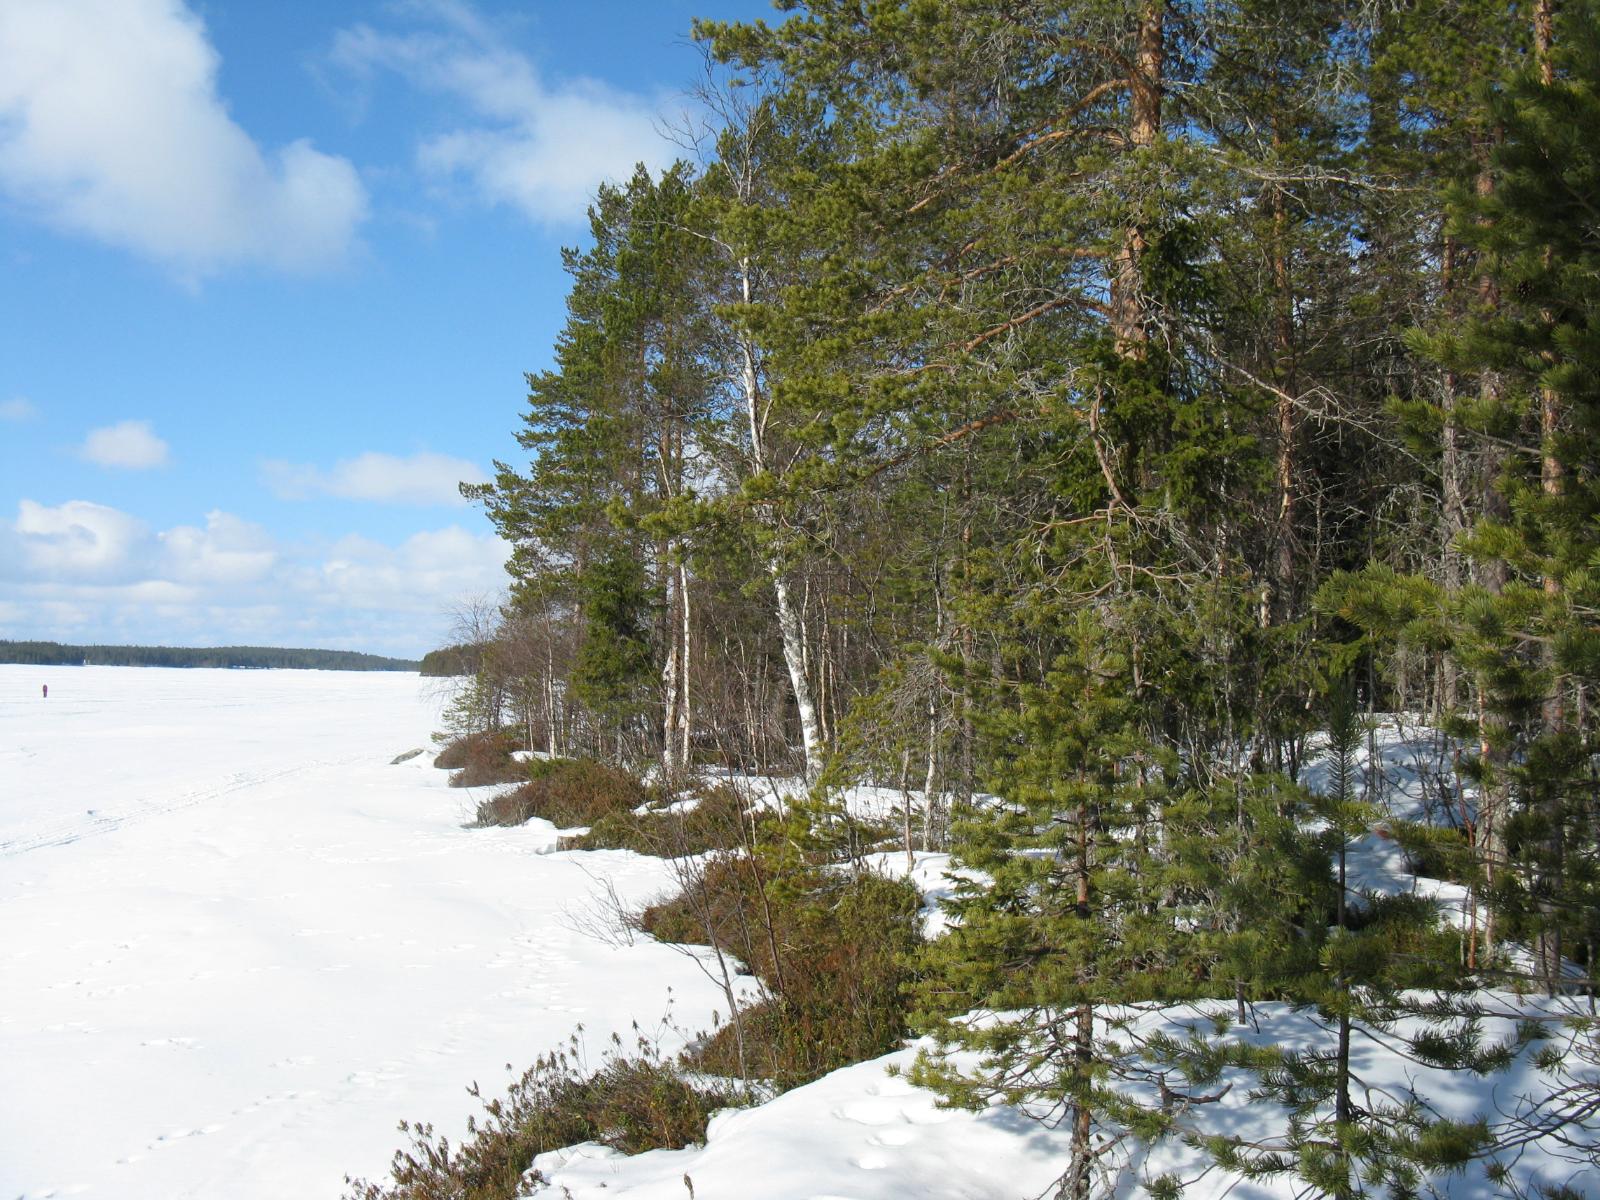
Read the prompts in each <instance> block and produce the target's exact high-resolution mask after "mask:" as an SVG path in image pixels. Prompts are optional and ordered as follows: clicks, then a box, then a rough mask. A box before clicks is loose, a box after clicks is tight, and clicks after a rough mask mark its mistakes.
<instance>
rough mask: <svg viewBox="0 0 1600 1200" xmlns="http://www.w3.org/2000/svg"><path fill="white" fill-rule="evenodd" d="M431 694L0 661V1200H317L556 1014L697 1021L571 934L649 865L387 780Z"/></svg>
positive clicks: (333, 680) (425, 722) (706, 1011)
mask: <svg viewBox="0 0 1600 1200" xmlns="http://www.w3.org/2000/svg"><path fill="white" fill-rule="evenodd" d="M45 683H48V684H49V685H50V697H49V699H48V700H43V699H41V697H40V688H41V685H43V684H45ZM427 683H428V681H423V680H419V679H418V678H417V677H416V676H411V675H397V674H357V673H341V672H320V671H214V670H161V669H155V668H126V667H79V668H70V667H21V666H3V665H0V1064H3V1065H0V1197H4V1198H6V1200H10V1198H12V1197H25V1198H27V1200H39V1198H42V1197H49V1196H79V1195H81V1196H91V1197H107V1198H110V1200H177V1198H179V1197H203V1198H206V1200H212V1198H219V1197H228V1198H229V1200H254V1198H257V1197H259V1198H261V1200H267V1198H269V1197H270V1198H271V1200H283V1198H284V1197H296V1198H297V1200H298V1198H305V1200H321V1198H328V1200H332V1198H334V1197H337V1196H338V1195H339V1194H340V1192H341V1190H342V1186H343V1177H344V1175H345V1174H347V1173H350V1174H365V1175H367V1176H369V1177H374V1178H375V1177H377V1176H379V1175H380V1174H381V1173H382V1172H383V1170H384V1168H385V1167H386V1165H387V1162H388V1159H389V1155H390V1154H391V1152H392V1151H393V1150H394V1149H395V1148H396V1146H397V1145H398V1144H399V1135H398V1134H397V1132H396V1130H395V1125H396V1122H397V1121H398V1120H399V1119H400V1118H401V1117H410V1118H421V1119H424V1120H430V1121H433V1122H434V1123H435V1124H436V1125H438V1126H439V1127H440V1129H441V1131H445V1132H449V1133H451V1134H454V1133H456V1132H457V1131H458V1129H459V1127H460V1126H461V1124H462V1123H463V1122H464V1120H465V1117H466V1115H467V1114H468V1113H469V1112H471V1111H473V1110H474V1103H473V1102H472V1101H471V1099H470V1098H469V1097H468V1096H467V1095H466V1094H465V1091H464V1089H465V1087H466V1085H467V1084H469V1083H471V1082H472V1081H473V1080H477V1081H479V1082H481V1083H482V1084H483V1085H484V1090H485V1092H486V1093H492V1092H495V1091H498V1090H499V1088H500V1086H501V1084H502V1082H503V1080H504V1078H505V1066H506V1065H507V1064H508V1063H509V1064H512V1065H514V1066H515V1067H516V1068H517V1069H518V1070H519V1071H520V1070H521V1068H522V1067H524V1066H526V1065H528V1064H529V1063H530V1062H531V1061H532V1060H533V1059H534V1057H536V1056H537V1055H538V1054H539V1053H541V1052H542V1051H544V1050H546V1049H549V1048H551V1047H552V1046H554V1045H556V1044H557V1043H560V1042H562V1041H564V1040H565V1038H566V1037H567V1035H568V1034H569V1033H570V1032H571V1030H572V1029H573V1027H574V1026H575V1025H577V1024H579V1023H581V1024H582V1025H583V1026H584V1027H585V1029H586V1030H587V1034H586V1038H587V1041H588V1044H589V1045H591V1046H594V1047H596V1048H598V1047H600V1046H602V1045H603V1044H604V1041H605V1040H606V1039H608V1038H609V1036H610V1035H611V1033H612V1032H613V1031H616V1032H619V1033H621V1034H623V1036H624V1037H625V1039H628V1040H630V1041H631V1025H632V1023H633V1022H634V1021H636V1020H637V1021H638V1022H639V1023H640V1024H641V1025H643V1026H645V1027H647V1028H655V1027H656V1026H658V1025H659V1024H660V1022H661V1020H662V1018H663V1016H664V1015H665V1013H666V1012H667V1009H668V1004H669V999H670V1001H671V1002H672V1004H673V1017H674V1019H675V1020H676V1021H677V1022H678V1023H679V1024H680V1025H683V1026H686V1027H696V1026H699V1027H704V1026H707V1025H709V1024H710V1021H711V1015H712V1012H713V1010H714V1009H716V1008H717V1004H718V997H717V996H716V994H715V993H714V991H713V989H712V987H711V985H710V984H709V982H708V981H707V980H706V979H705V977H704V976H703V975H702V974H701V973H700V971H699V970H698V969H697V967H696V966H695V964H694V963H693V962H692V961H690V960H689V959H688V958H686V957H685V956H684V955H682V954H680V953H678V952H677V951H674V950H672V949H669V948H667V947H664V946H659V945H655V944H653V943H645V944H640V945H635V946H633V947H630V948H628V949H626V950H623V949H618V948H615V947H613V946H610V945H607V944H605V943H604V942H601V941H598V940H595V939H594V938H593V937H590V936H587V935H584V934H581V933H579V932H576V931H575V929H574V928H573V927H572V923H571V921H570V920H569V918H568V917H567V915H566V914H567V910H568V909H569V908H574V907H582V906H583V904H584V902H585V901H586V899H587V898H588V897H590V896H591V895H592V894H593V893H594V891H595V890H596V884H595V883H594V882H593V880H592V878H591V876H592V875H593V873H594V872H596V871H597V870H603V871H604V872H605V873H607V874H608V875H611V876H612V878H613V879H614V881H615V883H616V886H617V888H618V891H619V892H620V893H621V894H622V895H623V896H624V897H625V898H627V899H630V900H631V899H643V898H645V897H647V896H650V895H654V894H656V893H657V892H659V891H661V890H663V889H664V888H665V886H666V877H665V871H664V869H663V867H662V866H661V865H660V864H659V863H657V862H655V861H653V860H649V859H641V858H637V857H634V856H632V855H627V854H622V853H610V852H606V853H601V854H587V855H583V856H581V859H580V858H579V857H578V856H574V855H566V854H555V853H552V852H551V851H552V849H553V845H554V833H553V831H552V830H551V828H550V827H549V826H548V825H546V824H543V823H536V824H535V825H534V826H530V827H528V828H524V829H513V830H469V829H463V828H462V827H461V826H462V822H463V821H464V820H465V819H466V817H467V816H468V814H469V813H470V811H471V808H472V804H473V801H474V797H473V796H472V795H469V794H468V793H467V792H464V791H461V790H454V789H451V788H449V787H447V786H446V773H445V772H443V771H439V770H436V769H434V768H433V767H432V766H431V765H430V764H431V757H432V756H431V754H425V755H423V756H421V757H418V758H415V759H412V760H411V761H409V762H407V763H404V764H400V765H391V760H392V759H393V758H394V757H395V756H396V755H398V754H401V753H402V752H404V751H407V750H411V749H414V748H417V747H429V746H431V742H430V741H429V734H430V732H431V731H432V730H433V729H434V728H435V726H436V704H435V703H434V702H433V701H432V700H431V699H430V698H429V696H428V694H427V686H426V685H427ZM580 861H581V866H580ZM669 989H670V997H669ZM668 1040H669V1043H671V1044H675V1043H674V1042H673V1041H672V1039H671V1037H670V1035H669V1039H668ZM597 1056H598V1055H597V1054H596V1057H597Z"/></svg>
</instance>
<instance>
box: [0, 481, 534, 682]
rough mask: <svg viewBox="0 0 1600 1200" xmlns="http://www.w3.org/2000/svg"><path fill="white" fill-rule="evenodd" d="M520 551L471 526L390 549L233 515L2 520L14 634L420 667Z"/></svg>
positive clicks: (5, 598) (81, 514)
mask: <svg viewBox="0 0 1600 1200" xmlns="http://www.w3.org/2000/svg"><path fill="white" fill-rule="evenodd" d="M506 554H507V548H506V546H505V544H504V543H503V542H501V541H500V540H499V539H498V538H495V537H494V536H493V535H490V534H476V533H472V532H470V531H468V530H466V529H462V528H460V527H458V526H447V527H445V528H443V529H437V530H427V531H423V532H420V533H416V534H413V535H412V536H410V537H408V538H406V539H405V540H403V541H401V542H400V543H399V544H397V545H389V544H386V543H383V542H378V541H374V540H372V539H370V538H363V537H345V538H341V539H339V540H338V541H335V542H333V543H331V544H324V545H295V544H290V543H286V542H283V541H282V540H280V539H277V538H274V537H273V536H272V535H271V534H270V533H269V532H268V531H267V530H265V529H263V528H261V527H260V526H259V525H255V524H252V523H251V522H248V521H245V520H243V519H241V518H240V517H237V516H235V515H233V514H230V513H225V512H220V511H213V512H210V513H207V514H206V517H205V522H204V524H203V525H200V524H195V525H179V526H176V527H174V528H171V529H165V530H159V531H158V530H153V529H152V528H151V527H150V526H149V524H148V523H146V522H144V521H142V520H140V519H139V518H137V517H135V516H133V515H131V514H129V513H125V512H122V511H120V510H118V509H115V508H110V507H107V506H106V505H102V504H95V503H92V502H90V501H86V500H71V501H68V502H66V503H65V504H61V505H57V506H48V505H43V504H39V503H37V502H35V501H32V500H23V501H22V502H21V503H20V505H19V506H18V509H17V515H16V518H15V519H14V520H6V519H3V518H0V636H7V637H19V636H20V637H46V638H54V639H57V640H64V641H132V642H147V643H149V642H165V643H167V644H173V643H180V642H186V643H190V644H213V645H214V644H219V643H226V642H248V643H256V644H261V643H266V644H276V645H321V646H344V647H348V648H352V649H366V650H374V651H379V652H384V653H391V654H401V655H408V656H418V655H420V654H421V653H422V652H423V651H425V650H427V649H429V648H431V647H432V646H434V645H436V644H437V643H438V640H439V639H440V638H441V637H442V636H444V626H445V625H446V624H447V621H448V618H447V617H446V615H445V614H446V613H447V612H448V611H449V610H450V608H451V607H452V606H453V605H454V604H456V603H458V602H459V601H460V600H461V598H462V597H464V596H471V595H480V594H483V593H486V592H492V591H495V590H497V589H498V588H500V587H501V586H502V585H503V584H504V582H505V572H504V563H505V559H506Z"/></svg>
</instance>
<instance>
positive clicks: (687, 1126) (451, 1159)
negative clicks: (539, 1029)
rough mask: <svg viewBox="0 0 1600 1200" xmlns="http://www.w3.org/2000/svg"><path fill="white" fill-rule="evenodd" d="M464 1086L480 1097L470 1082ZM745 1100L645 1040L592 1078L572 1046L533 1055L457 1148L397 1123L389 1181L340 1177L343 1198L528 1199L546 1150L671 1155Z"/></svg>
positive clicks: (423, 1128)
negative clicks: (402, 1138) (532, 1171)
mask: <svg viewBox="0 0 1600 1200" xmlns="http://www.w3.org/2000/svg"><path fill="white" fill-rule="evenodd" d="M469 1090H470V1091H471V1093H472V1095H474V1096H480V1093H479V1091H478V1088H477V1086H476V1085H474V1086H473V1087H472V1088H471V1089H469ZM480 1099H481V1096H480ZM749 1102H750V1097H749V1095H748V1094H746V1093H745V1092H744V1091H742V1090H740V1089H737V1088H734V1087H732V1086H728V1085H723V1084H707V1083H704V1082H700V1081H698V1080H691V1079H690V1078H689V1077H688V1075H687V1074H686V1072H685V1071H684V1069H683V1068H682V1067H681V1066H679V1065H677V1064H675V1063H668V1062H663V1061H662V1059H661V1057H660V1055H659V1053H658V1052H657V1051H656V1050H655V1048H654V1047H652V1046H650V1045H647V1044H645V1043H643V1042H641V1043H640V1046H639V1048H638V1052H637V1054H636V1055H635V1056H633V1057H627V1058H625V1057H622V1056H621V1055H620V1053H615V1052H614V1053H613V1054H611V1055H610V1056H608V1058H607V1059H606V1062H605V1063H604V1064H603V1065H602V1066H601V1068H600V1069H599V1070H598V1071H595V1072H593V1073H586V1072H585V1071H584V1070H583V1069H582V1066H581V1056H580V1055H579V1053H578V1052H577V1050H576V1048H575V1047H574V1048H572V1049H571V1050H569V1051H565V1052H560V1053H556V1054H552V1055H547V1056H545V1057H543V1058H541V1059H539V1061H538V1062H536V1063H535V1064H534V1065H533V1066H532V1067H530V1068H529V1069H528V1070H527V1071H526V1072H525V1073H524V1074H523V1075H522V1077H521V1078H520V1079H518V1080H517V1081H516V1082H515V1083H513V1084H512V1085H511V1087H510V1088H509V1089H508V1091H507V1093H506V1095H505V1097H504V1098H503V1099H497V1100H489V1101H485V1102H484V1105H483V1109H484V1117H483V1118H482V1119H481V1120H480V1119H476V1118H474V1119H469V1121H468V1123H467V1138H466V1140H464V1141H463V1142H462V1143H461V1144H460V1145H459V1146H451V1145H450V1143H449V1142H448V1141H447V1140H446V1139H444V1138H443V1137H439V1136H437V1135H436V1134H435V1133H434V1130H433V1127H432V1126H431V1125H426V1124H412V1123H409V1122H401V1125H400V1128H401V1131H402V1132H404V1133H406V1134H408V1135H409V1136H410V1138H411V1145H410V1147H409V1148H408V1149H403V1150H398V1151H396V1152H395V1156H394V1159H393V1161H392V1162H391V1164H390V1168H389V1175H390V1183H389V1184H388V1185H387V1186H383V1185H379V1184H374V1183H368V1182H367V1181H365V1180H352V1179H346V1180H345V1183H346V1184H347V1186H348V1188H349V1190H348V1191H347V1193H346V1197H347V1200H512V1198H513V1197H516V1196H521V1195H525V1194H526V1192H525V1191H524V1190H523V1185H524V1183H525V1182H526V1181H525V1180H524V1178H523V1177H524V1176H525V1175H526V1174H527V1171H528V1168H529V1167H530V1166H531V1165H532V1164H533V1160H534V1158H535V1157H536V1156H538V1155H540V1154H543V1153H544V1152H545V1151H547V1150H559V1149H561V1148H562V1147H564V1146H572V1145H576V1144H577V1143H579V1142H590V1141H593V1142H600V1143H602V1144H604V1145H607V1146H610V1147H612V1148H613V1149H616V1150H620V1151H622V1152H623V1153H624V1154H638V1153H641V1152H643V1151H645V1150H656V1149H669V1150H676V1149H680V1148H682V1147H684V1146H688V1145H692V1144H695V1143H698V1142H702V1141H704V1140H705V1135H706V1123H707V1121H709V1120H710V1119H711V1114H712V1113H714V1112H716V1111H717V1110H718V1109H721V1108H728V1107H730V1106H732V1105H736V1104H746V1103H749ZM535 1182H540V1181H537V1180H536V1181H535Z"/></svg>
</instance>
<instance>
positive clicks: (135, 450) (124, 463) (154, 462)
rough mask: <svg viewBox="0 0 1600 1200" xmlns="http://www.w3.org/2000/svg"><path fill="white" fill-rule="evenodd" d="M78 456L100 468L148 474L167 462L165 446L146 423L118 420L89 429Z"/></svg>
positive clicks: (167, 454) (167, 456) (148, 423)
mask: <svg viewBox="0 0 1600 1200" xmlns="http://www.w3.org/2000/svg"><path fill="white" fill-rule="evenodd" d="M78 455H79V457H81V458H84V459H87V460H88V461H89V462H92V463H98V464H99V465H100V466H102V467H124V468H126V469H128V470H131V471H147V470H149V469H150V468H152V467H164V466H166V465H167V462H168V461H169V459H170V457H171V456H170V454H169V453H168V448H167V443H166V442H164V441H162V440H161V439H160V438H158V437H157V436H156V433H155V430H153V429H151V428H150V422H149V421H119V422H117V423H116V424H115V425H105V426H102V427H101V428H99V429H91V430H90V431H89V436H88V437H86V438H84V439H83V445H82V446H80V447H79V448H78Z"/></svg>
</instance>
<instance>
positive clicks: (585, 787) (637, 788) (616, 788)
mask: <svg viewBox="0 0 1600 1200" xmlns="http://www.w3.org/2000/svg"><path fill="white" fill-rule="evenodd" d="M526 770H527V772H528V773H531V774H532V776H533V778H532V779H529V780H528V782H526V783H524V784H523V785H522V786H521V787H519V788H517V790H516V791H514V792H506V793H503V794H501V795H499V796H491V797H490V798H489V799H487V800H485V801H484V802H483V803H481V804H479V805H478V814H477V818H476V821H475V822H474V823H475V824H477V825H523V824H526V823H527V822H528V821H531V820H532V819H533V818H534V817H539V818H542V819H543V820H546V821H549V822H550V823H551V824H552V825H554V826H556V828H558V829H570V828H571V827H573V826H574V825H593V824H595V822H597V821H599V820H601V819H602V818H603V817H606V816H607V815H610V814H617V813H627V812H630V811H632V810H633V809H635V808H637V807H638V806H639V805H641V804H643V803H645V802H646V801H647V800H648V799H649V793H648V792H647V791H646V790H645V787H644V785H643V784H642V783H640V782H639V781H638V780H637V779H635V778H634V777H633V776H632V775H630V774H628V772H626V771H623V770H619V769H618V768H616V767H610V766H607V765H605V764H604V763H598V762H595V761H593V760H592V759H587V758H574V759H547V760H544V761H542V762H538V763H535V764H532V765H531V767H529V768H526ZM522 777H523V778H526V774H525V775H524V776H522Z"/></svg>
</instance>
